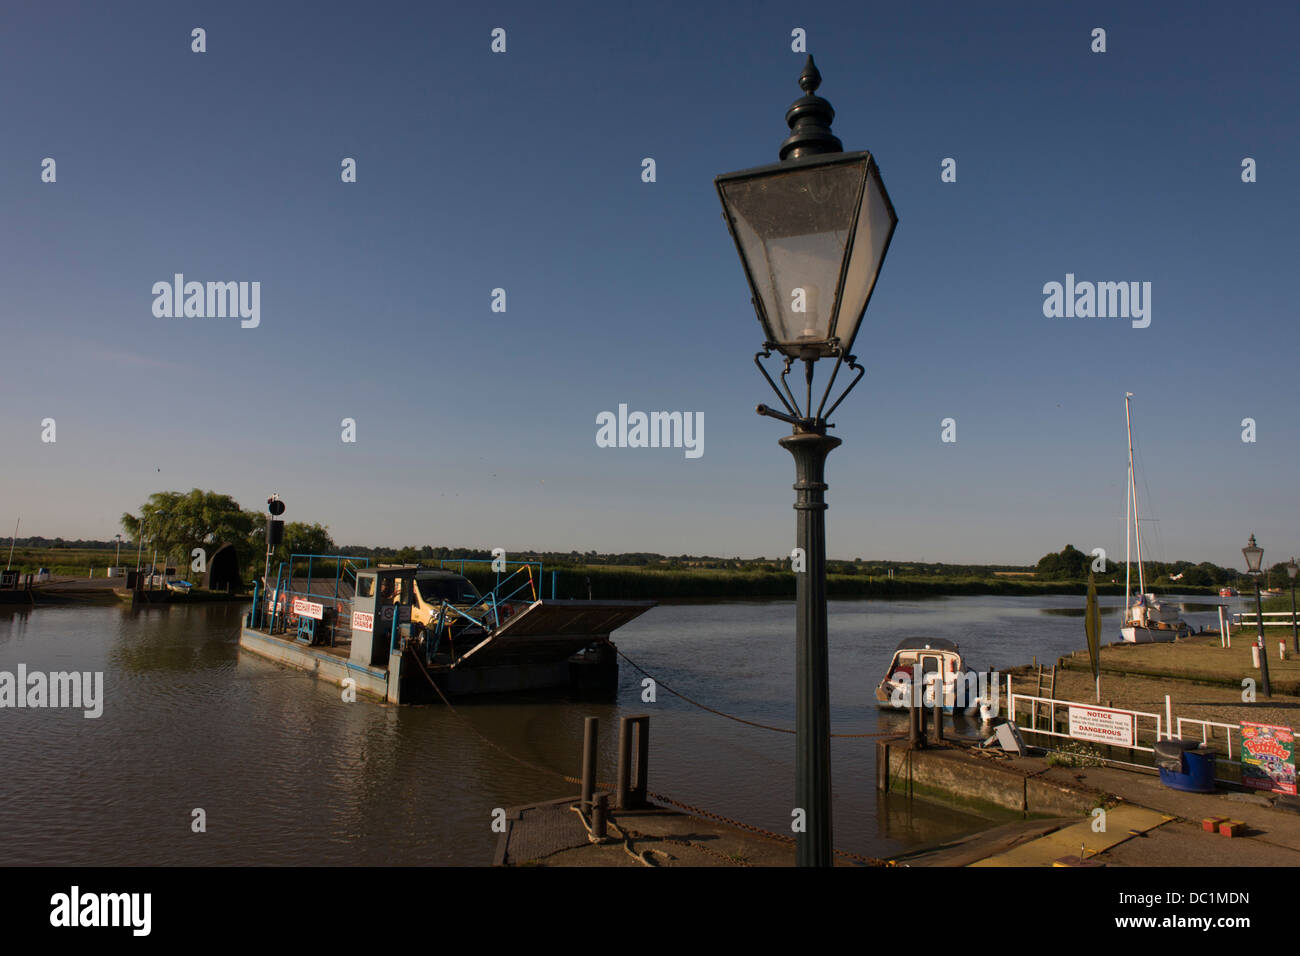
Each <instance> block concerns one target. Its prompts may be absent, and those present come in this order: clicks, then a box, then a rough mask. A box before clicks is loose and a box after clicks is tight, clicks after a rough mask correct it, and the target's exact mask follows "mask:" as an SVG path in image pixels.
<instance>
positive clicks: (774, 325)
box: [714, 56, 898, 866]
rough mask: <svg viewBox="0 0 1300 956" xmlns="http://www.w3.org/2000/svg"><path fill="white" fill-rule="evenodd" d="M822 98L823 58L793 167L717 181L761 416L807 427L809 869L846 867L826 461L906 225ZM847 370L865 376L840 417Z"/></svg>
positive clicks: (794, 137)
mask: <svg viewBox="0 0 1300 956" xmlns="http://www.w3.org/2000/svg"><path fill="white" fill-rule="evenodd" d="M820 85H821V74H820V73H819V72H818V71H817V67H816V65H815V64H814V63H813V58H812V57H811V56H810V57H808V61H807V63H805V65H804V68H803V72H802V73H801V74H800V75H799V87H800V89H802V90H803V91H804V95H803V96H802V97H800V98H799V99H797V100H795V102H794V103H793V104H792V105H791V106H790V108H789V110H788V111H787V112H786V114H785V119H786V123H787V125H788V126H789V127H790V135H789V136H788V137H787V138H786V140H785V141H784V142H783V143H782V144H781V149H780V154H779V155H780V160H781V161H780V162H778V163H774V164H772V165H770V166H760V167H756V168H754V169H747V170H742V171H740V172H735V173H726V174H724V175H721V176H718V177H717V179H716V180H715V181H714V185H715V186H716V187H717V190H718V197H719V199H720V200H721V201H722V209H723V218H724V219H725V220H726V222H727V228H728V230H729V231H730V232H731V236H732V239H733V240H734V241H735V244H736V251H737V252H738V253H739V254H740V261H741V265H742V266H743V267H744V270H745V279H746V280H747V282H748V283H749V289H750V294H751V296H752V302H753V305H754V310H755V312H756V313H757V315H758V321H759V323H760V324H761V326H762V328H763V349H762V351H761V352H759V353H758V354H757V355H755V356H754V364H755V365H757V366H758V369H759V371H760V372H762V373H763V377H764V378H766V379H767V383H768V384H769V385H771V386H772V391H773V392H775V393H776V397H777V399H778V400H779V401H780V403H781V406H782V407H783V408H784V411H779V410H777V409H774V408H769V407H768V406H766V405H759V406H758V413H759V414H760V415H767V416H769V417H772V418H776V419H779V420H781V421H783V422H787V423H789V424H790V425H792V426H793V427H794V432H793V434H791V435H788V436H786V437H785V438H782V439H781V440H780V445H781V446H782V447H783V448H785V449H786V450H787V451H789V452H790V453H791V454H792V455H793V456H794V461H795V475H796V479H797V480H796V482H795V485H794V488H795V491H796V492H797V495H796V500H795V505H794V507H795V511H796V513H797V537H796V541H797V545H798V547H799V548H800V549H802V552H803V555H804V566H803V567H804V570H802V571H800V572H798V573H796V575H795V579H796V582H797V584H796V589H797V590H796V595H797V616H796V652H795V668H796V681H795V735H796V736H795V801H796V806H797V808H798V809H801V810H803V811H804V814H803V816H804V822H805V828H804V830H803V832H800V833H798V834H797V862H798V864H799V865H800V866H830V865H831V862H832V860H831V852H832V850H831V837H832V828H831V767H830V679H829V668H828V659H827V647H826V525H825V512H826V501H825V491H826V487H827V486H826V483H825V480H824V479H825V463H826V456H827V455H828V454H829V453H830V452H831V450H832V449H834V448H835V447H837V446H838V445H839V444H840V440H839V439H838V438H833V437H830V436H828V435H827V434H826V430H827V429H828V428H831V427H833V426H832V425H830V424H829V423H828V421H827V419H828V418H829V417H830V416H831V414H832V413H834V411H835V409H836V408H838V407H839V404H840V402H842V401H843V400H844V398H845V396H847V395H848V393H849V392H850V391H852V390H853V387H854V386H855V385H857V383H858V382H859V381H860V380H861V378H862V376H863V374H864V373H865V371H866V370H865V369H864V368H863V367H862V366H860V365H858V364H857V360H856V358H855V357H854V355H853V342H854V339H855V338H856V337H857V334H858V326H859V325H860V324H861V322H862V316H863V313H864V312H865V311H866V308H867V303H868V302H869V301H870V299H871V293H872V290H873V289H874V288H875V285H876V277H877V276H878V275H879V273H880V266H881V263H882V262H884V259H885V253H886V251H887V250H888V249H889V242H890V239H891V238H892V237H893V234H894V227H895V226H896V225H897V223H898V217H897V216H896V215H895V213H894V207H893V204H892V203H890V201H889V196H888V194H887V193H886V192H885V186H884V183H883V182H881V178H880V170H879V169H877V167H876V163H875V160H873V159H872V157H871V154H870V153H867V152H857V153H846V152H844V151H843V147H842V145H841V144H840V141H839V139H838V138H836V136H835V135H834V134H833V133H832V132H831V130H830V124H831V121H832V120H833V119H834V117H835V111H834V109H832V108H831V104H830V103H828V102H827V101H826V100H824V99H822V98H821V97H820V96H817V95H816V90H817V87H818V86H820ZM774 350H775V351H777V352H779V353H781V355H782V356H783V357H784V358H783V364H784V367H783V369H782V370H781V372H780V381H781V384H780V387H778V386H777V383H776V381H775V380H774V379H773V378H772V375H771V374H770V373H769V372H768V370H767V369H766V368H765V367H764V366H763V363H762V361H761V360H762V359H767V358H771V355H772V352H773V351H774ZM822 358H833V359H834V360H835V363H834V366H833V367H832V369H831V372H830V376H829V377H828V379H827V381H826V385H825V389H824V391H823V392H822V394H821V397H820V402H819V403H817V404H816V405H814V395H813V366H814V365H815V363H816V362H817V360H818V359H822ZM795 361H802V362H803V363H804V389H803V392H804V396H803V403H802V405H801V403H800V400H799V398H797V397H796V395H795V393H794V391H792V390H791V388H790V386H789V383H788V381H787V377H788V376H789V373H790V368H791V366H792V365H793V363H794V362H795ZM845 363H847V364H848V367H849V368H850V369H851V370H853V371H855V372H856V373H857V374H856V375H855V376H854V377H853V379H852V380H851V381H850V382H849V384H848V385H847V386H846V387H845V389H844V391H843V392H842V393H841V394H840V396H839V398H837V399H836V400H835V401H834V403H833V404H831V406H830V408H829V409H828V408H827V407H826V403H827V401H828V400H829V399H830V396H831V390H832V388H833V387H834V385H835V379H836V376H837V375H838V374H839V371H840V366H841V365H843V364H845Z"/></svg>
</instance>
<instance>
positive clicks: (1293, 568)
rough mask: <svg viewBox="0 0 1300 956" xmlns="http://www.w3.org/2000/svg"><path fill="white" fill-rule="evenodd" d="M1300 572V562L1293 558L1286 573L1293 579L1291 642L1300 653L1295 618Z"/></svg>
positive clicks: (1299, 640)
mask: <svg viewBox="0 0 1300 956" xmlns="http://www.w3.org/2000/svg"><path fill="white" fill-rule="evenodd" d="M1297 573H1300V564H1296V563H1295V558H1292V559H1291V561H1290V563H1289V564H1287V566H1286V575H1287V577H1289V578H1290V579H1291V643H1292V646H1293V647H1294V649H1295V652H1296V653H1297V654H1300V627H1297V626H1296V619H1295V576H1296V574H1297Z"/></svg>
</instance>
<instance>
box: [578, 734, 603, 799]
mask: <svg viewBox="0 0 1300 956" xmlns="http://www.w3.org/2000/svg"><path fill="white" fill-rule="evenodd" d="M599 733H600V718H599V717H588V718H587V721H586V723H585V724H584V726H583V729H582V812H583V813H590V812H591V795H592V794H593V793H594V792H595V790H596V738H597V735H598V734H599Z"/></svg>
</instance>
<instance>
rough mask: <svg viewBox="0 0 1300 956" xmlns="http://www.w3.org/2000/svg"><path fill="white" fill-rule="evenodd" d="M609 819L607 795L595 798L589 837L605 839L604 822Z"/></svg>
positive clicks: (603, 794)
mask: <svg viewBox="0 0 1300 956" xmlns="http://www.w3.org/2000/svg"><path fill="white" fill-rule="evenodd" d="M608 819H609V794H607V793H601V794H598V795H597V796H596V803H595V806H594V807H592V811H591V835H592V836H594V837H595V838H596V839H597V840H603V839H605V832H606V829H605V821H606V820H608Z"/></svg>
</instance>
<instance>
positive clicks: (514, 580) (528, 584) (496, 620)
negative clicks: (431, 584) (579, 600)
mask: <svg viewBox="0 0 1300 956" xmlns="http://www.w3.org/2000/svg"><path fill="white" fill-rule="evenodd" d="M498 563H499V562H498V561H496V560H495V559H493V558H479V559H472V558H446V559H444V560H442V561H441V562H439V567H440V568H443V569H446V568H447V566H448V565H454V566H456V567H457V569H458V570H459V572H460V573H461V574H462V575H463V574H464V573H465V566H466V565H467V564H469V565H474V564H479V565H482V564H488V565H497V564H498ZM510 568H514V570H513V571H512V570H510ZM534 569H536V572H535V573H534ZM493 570H494V571H495V573H496V580H495V582H494V584H493V586H492V588H491V589H490V590H488V591H487V592H485V593H483V594H481V595H480V596H479V599H478V600H477V601H475V602H474V603H473V604H470V605H467V606H457V605H456V604H453V603H452V602H451V601H448V600H447V599H446V598H444V599H443V600H442V602H441V605H440V606H439V608H438V617H437V621H436V623H435V624H434V627H433V628H432V635H431V636H432V640H426V641H425V645H424V653H425V659H426V660H427V661H428V662H429V663H432V662H433V658H434V655H436V654H437V653H438V649H439V648H440V647H441V646H442V640H443V638H444V637H445V638H447V640H448V642H449V643H450V642H451V641H452V636H453V634H452V632H453V630H454V629H455V627H456V625H457V623H458V622H461V621H464V622H465V624H466V626H467V627H482V628H484V629H485V630H496V629H497V628H498V627H500V626H501V622H502V620H503V616H502V615H503V614H504V615H505V617H506V618H508V617H509V616H510V606H511V604H512V603H520V602H524V601H527V602H528V603H530V604H531V603H533V602H536V601H537V600H538V599H539V596H540V595H539V593H538V592H539V588H540V585H541V582H542V562H540V561H507V562H505V570H504V571H503V570H500V569H498V568H495V567H494V569H493ZM552 591H554V581H552ZM552 597H554V594H552ZM452 646H453V648H454V646H455V645H454V644H453V645H452Z"/></svg>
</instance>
